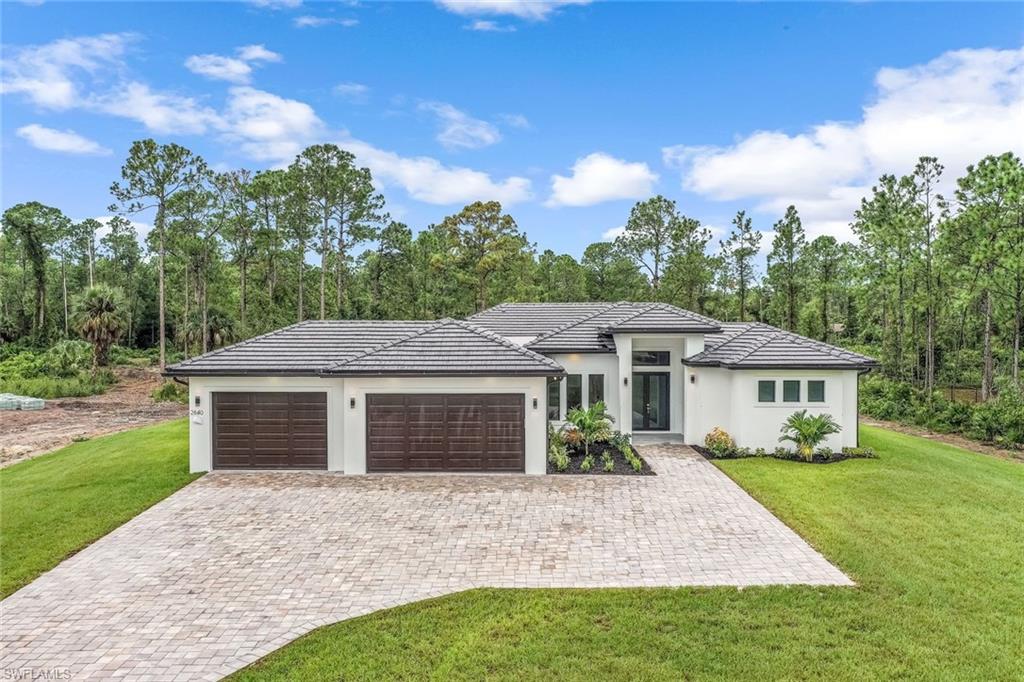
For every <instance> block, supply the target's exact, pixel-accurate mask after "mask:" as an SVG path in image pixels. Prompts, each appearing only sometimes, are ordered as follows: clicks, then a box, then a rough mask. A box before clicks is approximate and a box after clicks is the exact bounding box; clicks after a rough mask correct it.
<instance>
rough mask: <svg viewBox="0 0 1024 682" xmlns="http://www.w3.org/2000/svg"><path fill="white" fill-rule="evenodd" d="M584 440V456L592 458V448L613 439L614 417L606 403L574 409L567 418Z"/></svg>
mask: <svg viewBox="0 0 1024 682" xmlns="http://www.w3.org/2000/svg"><path fill="white" fill-rule="evenodd" d="M565 418H566V421H568V422H569V423H570V424H572V426H573V428H574V429H575V430H576V432H577V433H579V435H580V438H581V439H582V440H583V454H584V455H585V456H586V457H589V456H590V446H591V445H592V444H594V443H598V442H600V441H605V440H608V439H609V438H611V437H612V417H611V415H610V414H608V409H607V408H606V407H605V404H604V402H602V401H600V400H599V401H597V402H596V403H594V404H593V405H591V406H590V407H586V408H583V407H574V408H573V409H571V410H569V414H567V415H566V416H565Z"/></svg>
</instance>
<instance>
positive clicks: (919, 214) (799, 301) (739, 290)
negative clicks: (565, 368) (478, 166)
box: [0, 140, 1024, 398]
mask: <svg viewBox="0 0 1024 682" xmlns="http://www.w3.org/2000/svg"><path fill="white" fill-rule="evenodd" d="M942 175H943V167H942V166H941V165H940V163H939V162H938V160H937V159H934V158H931V157H925V158H922V159H920V161H919V163H918V164H917V166H916V167H915V168H914V170H913V172H911V173H910V174H908V175H906V176H901V177H897V176H895V175H885V176H883V177H881V178H880V179H879V181H878V183H877V184H876V185H875V186H874V187H873V188H872V189H871V191H870V193H869V195H868V196H866V197H865V198H864V199H863V200H862V201H861V205H860V207H859V208H858V209H857V210H856V212H855V214H854V215H853V216H852V217H851V218H852V221H851V226H852V229H853V233H854V235H855V237H856V241H854V242H849V243H844V242H839V241H837V240H836V239H835V238H834V237H832V236H828V235H823V236H818V237H816V238H814V239H810V238H809V237H808V236H807V234H806V232H805V229H804V227H803V225H802V223H801V219H800V215H799V212H798V208H797V207H795V206H790V207H789V208H788V209H787V210H786V211H785V214H784V215H783V216H781V217H780V218H779V220H778V221H777V222H775V223H774V225H771V226H770V228H771V232H770V234H771V235H772V236H771V239H772V241H771V244H770V245H769V244H765V245H764V246H765V247H766V249H767V250H768V256H767V260H766V266H765V267H763V268H762V267H761V265H760V263H761V262H762V259H760V258H759V257H758V256H759V253H760V252H761V250H762V243H761V242H762V239H764V238H765V235H766V234H768V233H767V232H764V231H761V230H758V229H755V227H754V225H753V222H752V220H751V218H750V217H749V216H748V215H747V214H746V213H745V212H744V211H740V212H739V213H737V215H736V216H735V218H734V219H733V221H732V225H731V229H730V230H729V232H728V233H727V234H724V235H720V236H719V238H717V239H716V238H715V235H713V234H712V231H711V230H710V229H709V228H708V227H707V226H705V225H703V224H702V223H701V222H700V221H699V220H698V219H696V218H693V217H689V216H687V215H685V214H684V213H683V212H682V211H681V210H680V209H679V207H678V206H677V205H676V203H675V202H674V201H672V200H670V199H667V198H665V197H662V196H656V197H653V198H650V199H647V200H644V201H640V202H638V203H637V204H636V205H635V206H634V207H633V208H632V210H631V212H630V214H629V216H628V220H627V221H626V225H625V229H624V231H623V233H622V234H621V235H620V236H619V237H617V238H616V239H615V240H614V241H612V242H607V241H602V242H596V243H593V244H590V245H589V246H587V247H586V248H585V249H584V250H583V253H582V257H581V258H579V259H576V258H575V257H573V256H572V255H569V254H558V253H555V252H553V251H551V250H544V251H538V249H537V247H536V245H535V244H534V243H533V242H531V241H530V240H529V238H528V236H527V235H526V233H525V232H524V231H523V230H521V229H520V227H519V226H518V225H517V223H516V221H515V219H514V218H513V217H512V216H511V215H510V214H509V213H507V212H506V211H505V210H504V209H503V208H502V206H501V205H500V204H499V203H498V202H495V201H486V202H476V203H472V204H469V205H467V206H465V207H464V208H463V209H462V210H460V211H458V212H457V213H454V214H452V215H450V216H447V217H445V218H444V219H443V220H441V221H440V222H438V223H436V224H432V225H428V226H426V227H424V228H423V229H420V230H418V231H416V232H414V231H413V230H412V229H411V228H410V227H409V226H408V225H406V224H404V223H402V222H400V221H396V220H393V219H392V218H391V217H390V216H389V214H388V213H387V210H386V209H387V207H386V203H385V200H384V197H383V196H382V195H381V194H380V192H378V191H377V190H376V189H375V187H374V185H373V181H372V177H371V173H370V171H369V169H367V168H363V167H360V166H359V165H358V163H357V160H356V158H355V157H354V156H353V155H352V154H351V153H349V152H347V151H345V150H344V149H342V148H339V147H337V146H335V145H331V144H323V145H313V146H310V147H308V148H307V149H305V150H303V151H302V152H301V153H300V154H299V155H298V156H297V157H296V158H295V161H294V162H293V163H292V164H291V165H290V166H288V167H287V168H286V169H281V170H265V171H259V172H251V171H248V170H244V169H243V170H231V171H226V172H215V171H213V170H211V169H210V168H209V167H208V166H207V164H206V163H205V162H204V161H203V159H202V158H201V157H200V156H198V155H196V154H194V153H192V152H191V151H189V150H188V149H186V148H184V147H182V146H179V145H176V144H158V143H156V142H155V141H153V140H141V141H138V142H135V143H134V144H133V145H132V147H131V149H130V152H129V155H128V158H127V160H126V161H125V163H124V166H123V167H122V170H121V177H120V178H118V179H117V180H116V181H115V182H114V183H113V184H112V186H111V196H112V197H113V203H112V204H111V207H110V210H111V212H112V213H113V214H114V217H113V218H112V219H111V220H110V221H109V222H108V224H107V225H106V226H104V225H102V224H101V223H100V222H98V221H96V220H93V219H87V220H83V221H81V222H77V223H76V222H74V221H72V220H70V219H68V218H67V217H66V216H65V215H64V214H63V213H62V212H61V211H60V210H59V209H57V208H54V207H49V206H44V205H42V204H40V203H37V202H30V203H23V204H18V205H17V206H13V207H11V208H8V209H7V210H6V211H5V212H4V215H3V233H2V234H0V294H2V301H0V339H2V340H3V341H4V342H12V341H21V342H23V343H28V344H36V345H44V344H47V343H50V342H52V341H55V340H58V339H61V338H66V337H68V336H71V335H72V334H73V331H74V324H73V320H74V305H75V301H76V300H78V299H79V298H81V297H83V296H84V293H85V292H86V291H87V290H88V289H90V288H91V287H96V286H99V285H103V286H104V287H106V288H107V289H108V290H109V289H111V288H113V289H115V290H116V291H115V293H114V294H109V296H116V297H117V298H118V305H119V308H120V310H121V313H122V315H123V319H124V322H123V326H124V343H126V344H128V345H131V346H143V347H153V346H155V347H159V348H160V358H161V366H163V364H164V362H165V361H166V354H167V352H168V351H169V352H172V353H174V355H175V357H177V356H179V355H185V356H188V355H192V354H196V353H202V352H205V351H208V350H210V349H212V348H216V347H219V346H221V345H224V344H226V343H229V342H233V341H236V340H240V339H244V338H248V337H250V336H254V335H257V334H262V333H266V332H268V331H271V330H273V329H277V328H279V327H282V326H285V325H287V324H292V323H294V322H297V321H300V320H307V319H338V318H342V319H352V318H363V319H433V318H438V317H443V316H451V317H463V316H466V315H469V314H472V313H474V312H476V311H479V310H482V309H484V308H486V307H489V306H491V305H494V304H497V303H500V302H503V301H552V302H556V301H620V300H654V301H664V302H668V303H673V304H675V305H678V306H680V307H683V308H687V309H689V310H693V311H695V312H699V313H701V314H704V315H709V316H711V317H715V318H718V319H721V320H725V321H763V322H767V323H769V324H773V325H775V326H778V327H781V328H783V329H787V330H792V331H795V332H798V333H801V334H804V335H806V336H810V337H813V338H816V339H820V340H823V341H827V342H830V343H835V344H838V345H842V346H847V347H851V348H854V349H857V350H861V351H863V352H867V353H870V354H873V355H875V356H876V357H879V359H880V360H881V361H882V365H883V371H884V373H885V374H887V375H889V376H891V377H893V378H896V379H900V380H903V381H907V382H911V383H913V384H915V385H918V386H920V387H922V388H925V389H928V390H930V389H932V388H934V387H935V386H937V385H948V384H970V385H977V386H980V390H981V393H982V396H983V397H984V398H988V397H990V396H991V395H993V394H994V392H995V391H996V390H997V387H998V383H999V381H1003V380H1004V379H1001V378H1000V377H1005V381H1009V382H1012V383H1015V384H1016V385H1018V386H1019V385H1020V382H1021V377H1020V356H1021V335H1022V332H1024V166H1022V163H1021V160H1020V159H1019V158H1017V157H1016V156H1014V155H1013V154H1010V153H1006V154H1003V155H1000V156H989V157H986V158H984V159H982V160H981V161H979V162H978V163H977V164H974V165H972V166H969V167H968V168H967V171H966V172H965V174H964V175H963V176H962V177H960V178H958V179H957V180H956V183H955V190H954V191H953V193H952V196H948V197H946V196H942V195H941V194H940V193H939V191H938V188H939V186H940V185H941V181H942ZM140 214H143V215H146V216H149V215H152V216H153V227H152V230H151V231H150V232H149V233H148V234H147V235H146V238H145V243H144V244H143V245H140V244H139V242H138V240H137V238H136V232H135V228H134V226H133V224H132V222H131V221H132V218H133V217H136V216H138V215H140ZM764 227H769V226H762V228H764ZM93 296H94V298H95V294H94V295H93ZM92 305H97V302H96V301H92Z"/></svg>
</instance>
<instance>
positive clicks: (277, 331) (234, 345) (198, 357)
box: [168, 320, 316, 367]
mask: <svg viewBox="0 0 1024 682" xmlns="http://www.w3.org/2000/svg"><path fill="white" fill-rule="evenodd" d="M315 321H316V320H302V321H300V322H293V323H291V324H290V325H288V326H287V327H281V328H280V329H274V330H273V331H269V332H266V333H264V334H260V335H259V336H253V337H251V338H248V339H245V340H244V341H239V342H237V343H232V344H230V345H228V346H221V347H220V348H215V349H214V350H211V351H209V352H207V353H201V354H200V355H194V356H192V357H190V358H185V359H183V360H181V361H179V362H175V363H173V364H171V365H168V367H177V366H179V365H184V364H185V363H186V362H195V361H196V360H201V359H203V358H208V357H210V356H213V355H217V354H218V353H223V352H224V351H228V350H233V349H235V348H240V347H242V346H246V345H248V344H250V343H252V342H253V341H259V340H260V339H266V338H269V337H271V336H276V335H278V334H281V333H282V332H286V331H288V330H289V329H294V328H295V327H301V326H302V325H304V324H306V323H307V322H315Z"/></svg>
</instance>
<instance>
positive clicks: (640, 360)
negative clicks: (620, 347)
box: [633, 350, 669, 367]
mask: <svg viewBox="0 0 1024 682" xmlns="http://www.w3.org/2000/svg"><path fill="white" fill-rule="evenodd" d="M633 364H634V365H645V366H651V365H656V366H659V367H664V366H666V365H668V364H669V362H668V351H667V350H635V351H633Z"/></svg>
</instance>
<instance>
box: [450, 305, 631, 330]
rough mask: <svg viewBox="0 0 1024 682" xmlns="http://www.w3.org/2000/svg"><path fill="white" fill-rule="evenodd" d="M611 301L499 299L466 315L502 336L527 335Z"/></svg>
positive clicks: (571, 318) (584, 314) (604, 306)
mask: <svg viewBox="0 0 1024 682" xmlns="http://www.w3.org/2000/svg"><path fill="white" fill-rule="evenodd" d="M611 305H612V304H611V303H501V304H499V305H496V306H494V307H493V308H488V309H487V310H484V311H482V312H479V313H477V314H476V315H471V316H470V317H468V318H466V319H467V321H469V322H472V323H473V324H475V325H479V326H481V327H485V328H487V329H490V330H491V331H492V332H495V333H497V334H501V335H502V336H506V337H508V336H530V337H535V336H538V335H540V334H544V333H546V332H549V331H551V330H552V329H555V328H556V327H561V326H562V325H564V324H566V323H568V322H573V321H576V320H581V319H583V318H584V317H589V316H590V315H592V314H594V313H595V312H598V311H600V310H605V309H607V308H608V307H610V306H611Z"/></svg>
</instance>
